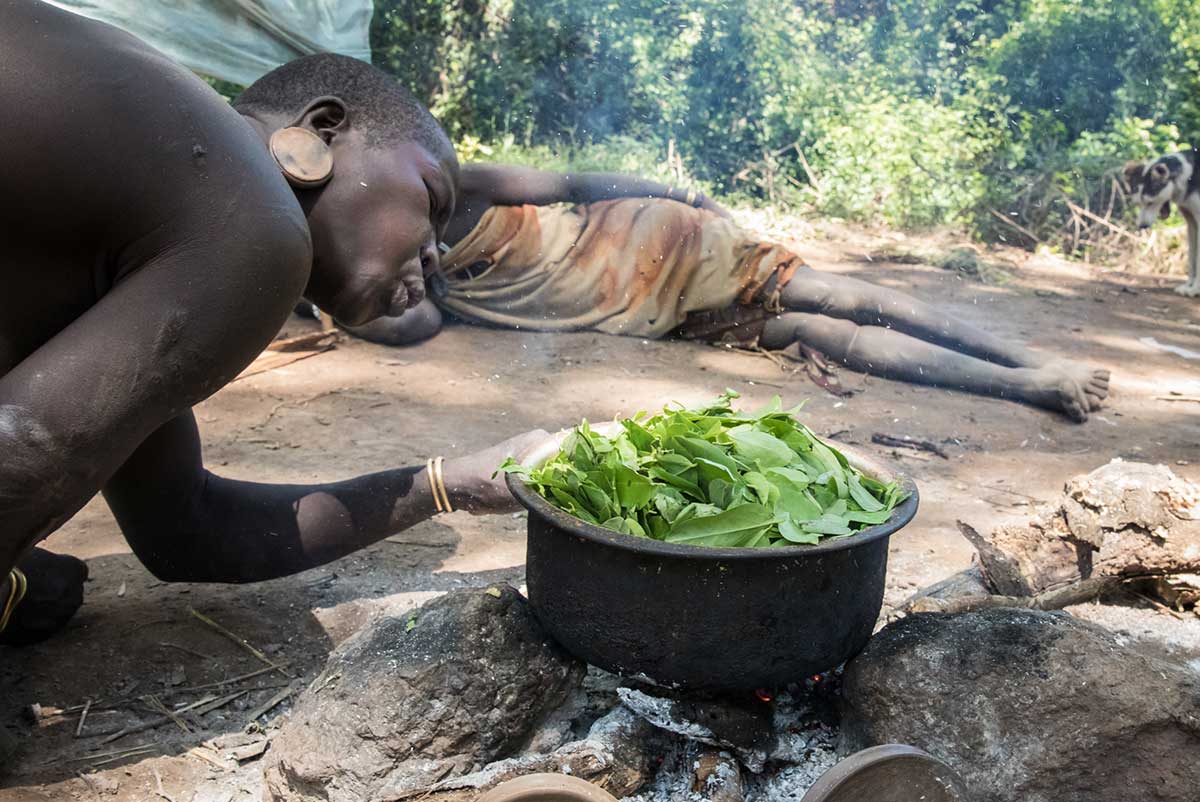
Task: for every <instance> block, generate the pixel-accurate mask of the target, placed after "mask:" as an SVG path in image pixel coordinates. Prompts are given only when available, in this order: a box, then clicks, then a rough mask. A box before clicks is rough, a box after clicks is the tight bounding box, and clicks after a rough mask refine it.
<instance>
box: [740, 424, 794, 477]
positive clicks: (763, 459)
mask: <svg viewBox="0 0 1200 802" xmlns="http://www.w3.org/2000/svg"><path fill="white" fill-rule="evenodd" d="M729 436H730V437H731V438H732V439H733V450H734V451H735V452H736V453H737V454H738V455H739V456H741V457H744V458H745V459H747V460H748V461H750V462H752V463H756V464H757V465H758V467H759V468H761V469H763V470H766V469H767V468H779V467H782V466H784V465H789V464H791V463H792V462H794V461H795V460H796V452H794V451H792V450H791V449H790V448H788V447H787V444H786V443H784V442H783V441H782V440H780V439H779V438H777V437H775V436H774V435H770V434H767V433H766V432H760V431H758V430H757V429H754V428H752V427H750V426H738V427H736V428H733V429H730V430H729Z"/></svg>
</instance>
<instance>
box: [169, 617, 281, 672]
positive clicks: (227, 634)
mask: <svg viewBox="0 0 1200 802" xmlns="http://www.w3.org/2000/svg"><path fill="white" fill-rule="evenodd" d="M188 612H189V613H191V614H192V615H193V616H194V617H195V618H196V619H197V620H199V621H201V622H202V623H204V624H207V625H208V626H210V627H212V628H213V629H214V630H216V631H217V632H219V633H220V634H222V635H224V636H225V637H226V638H229V640H231V641H233V642H234V643H236V644H237V645H238V646H240V647H242V648H243V649H245V650H246V651H247V652H249V653H250V654H252V655H254V657H256V658H257V659H258V661H259V662H261V663H263V664H264V665H266V666H269V667H270V668H272V669H274V670H275V671H278V672H279V673H280V674H282V675H283V676H285V677H287V678H288V679H291V678H292V675H291V674H289V673H288V672H287V671H285V670H284V668H283V666H282V665H281V664H279V663H276V662H275V661H274V660H272V659H271V658H269V657H267V656H266V655H265V654H263V653H262V652H260V651H259V650H258V649H255V648H254V647H253V646H251V645H250V642H249V641H247V640H246V639H245V638H243V637H241V636H240V635H236V634H234V633H233V632H230V631H229V630H228V629H226V628H225V627H223V626H221V625H220V624H218V623H217V622H216V621H214V620H212V619H211V618H209V617H208V616H206V615H205V614H204V613H201V612H200V611H198V610H197V609H196V608H195V607H189V608H188Z"/></svg>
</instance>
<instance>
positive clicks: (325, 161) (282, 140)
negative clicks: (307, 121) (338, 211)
mask: <svg viewBox="0 0 1200 802" xmlns="http://www.w3.org/2000/svg"><path fill="white" fill-rule="evenodd" d="M269 147H270V149H271V156H272V157H273V158H274V159H275V163H276V164H278V165H279V169H280V170H281V171H282V172H283V177H284V178H286V179H287V181H288V183H289V184H291V185H292V186H294V187H299V188H301V189H311V188H312V187H319V186H322V185H324V184H325V183H327V182H328V181H329V177H330V176H332V175H333V153H332V151H330V150H329V146H328V145H326V144H325V140H323V139H321V137H319V136H317V135H316V134H314V133H313V132H312V131H310V130H308V129H307V128H296V127H292V128H280V129H279V130H278V131H276V132H275V133H273V134H271V139H270V142H269Z"/></svg>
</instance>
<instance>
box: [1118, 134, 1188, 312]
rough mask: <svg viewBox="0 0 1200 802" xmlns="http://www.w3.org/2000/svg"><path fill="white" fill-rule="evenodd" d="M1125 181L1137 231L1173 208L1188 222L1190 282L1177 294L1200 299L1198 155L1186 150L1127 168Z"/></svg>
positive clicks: (1127, 166)
mask: <svg viewBox="0 0 1200 802" xmlns="http://www.w3.org/2000/svg"><path fill="white" fill-rule="evenodd" d="M1125 181H1126V183H1128V184H1129V190H1130V195H1131V196H1132V197H1133V201H1134V203H1136V204H1137V205H1138V210H1139V213H1138V228H1149V227H1150V226H1151V225H1153V224H1154V220H1155V218H1158V217H1164V218H1165V217H1167V216H1168V215H1170V214H1171V204H1172V203H1174V204H1175V205H1176V206H1178V207H1179V213H1180V214H1182V215H1183V219H1184V220H1185V221H1186V222H1187V232H1188V280H1187V283H1186V284H1181V285H1179V286H1178V287H1176V288H1175V292H1177V293H1179V294H1180V295H1186V296H1188V297H1189V298H1195V297H1197V296H1200V228H1197V220H1200V173H1198V172H1197V170H1196V151H1195V150H1186V151H1181V152H1179V153H1172V154H1169V155H1167V156H1160V157H1158V158H1157V159H1152V160H1150V161H1147V162H1130V163H1129V164H1127V165H1125Z"/></svg>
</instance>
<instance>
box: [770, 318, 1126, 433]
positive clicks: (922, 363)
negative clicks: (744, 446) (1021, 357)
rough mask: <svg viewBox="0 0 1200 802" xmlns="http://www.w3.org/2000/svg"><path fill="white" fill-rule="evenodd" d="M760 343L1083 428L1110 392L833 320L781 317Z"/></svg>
mask: <svg viewBox="0 0 1200 802" xmlns="http://www.w3.org/2000/svg"><path fill="white" fill-rule="evenodd" d="M760 341H761V343H762V345H763V346H764V347H766V348H772V349H779V348H786V347H788V346H789V345H791V344H792V343H794V342H802V343H804V344H806V345H809V346H811V347H813V348H816V349H817V350H819V351H821V352H822V353H824V354H825V355H827V356H828V357H829V358H831V359H834V360H837V361H838V362H841V363H843V364H845V365H847V366H849V367H851V368H853V369H854V370H861V371H863V372H864V373H871V374H874V375H877V376H882V377H884V378H888V379H899V380H901V381H908V382H914V383H916V384H932V385H936V386H938V387H949V388H952V389H956V390H966V391H967V392H972V393H978V394H980V395H990V396H994V397H996V398H1006V399H1010V400H1015V401H1024V402H1026V403H1029V404H1033V405H1035V406H1039V407H1045V408H1046V409H1052V410H1055V411H1056V412H1062V413H1064V414H1065V415H1067V416H1068V417H1070V418H1071V419H1072V420H1075V421H1079V422H1083V421H1085V420H1087V416H1088V410H1089V408H1090V407H1091V399H1090V398H1089V392H1090V393H1095V394H1101V393H1102V392H1107V386H1105V387H1104V388H1100V387H1098V386H1097V387H1094V388H1092V389H1091V390H1090V391H1088V392H1085V390H1084V388H1083V387H1082V386H1081V385H1080V384H1079V382H1078V381H1076V379H1075V377H1073V376H1072V375H1070V374H1069V373H1067V372H1065V371H1063V370H1061V369H1060V368H1059V367H1058V366H1057V365H1056V364H1053V363H1051V364H1048V365H1044V366H1042V367H1036V368H1025V367H1006V366H1004V365H997V364H995V363H993V362H988V361H987V360H984V359H978V358H976V357H973V356H967V355H966V354H960V353H958V352H957V351H952V350H950V349H949V348H943V347H941V346H938V345H933V344H931V343H928V342H925V341H924V340H919V339H917V338H915V337H910V336H909V335H907V334H903V333H901V332H899V331H896V330H894V329H887V328H883V327H880V326H860V325H858V324H857V323H854V322H852V321H849V320H842V319H839V318H835V317H829V316H827V315H817V314H808V313H804V312H789V313H787V314H783V315H779V316H778V317H775V318H772V319H771V320H768V321H767V324H766V327H765V328H764V330H763V334H762V338H761V340H760ZM1105 385H1107V381H1106V382H1105ZM1100 397H1103V396H1102V395H1100Z"/></svg>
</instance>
